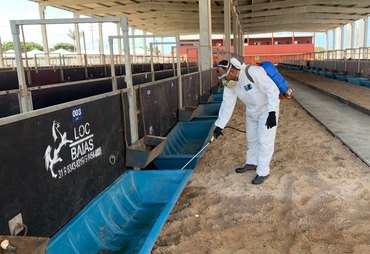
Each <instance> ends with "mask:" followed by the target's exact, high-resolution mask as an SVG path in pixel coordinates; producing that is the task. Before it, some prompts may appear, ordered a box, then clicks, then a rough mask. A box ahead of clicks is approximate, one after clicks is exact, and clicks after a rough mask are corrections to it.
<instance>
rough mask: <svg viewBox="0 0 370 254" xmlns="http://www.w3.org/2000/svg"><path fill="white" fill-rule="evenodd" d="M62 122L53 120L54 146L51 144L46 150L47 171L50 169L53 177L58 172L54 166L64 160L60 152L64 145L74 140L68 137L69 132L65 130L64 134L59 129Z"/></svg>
mask: <svg viewBox="0 0 370 254" xmlns="http://www.w3.org/2000/svg"><path fill="white" fill-rule="evenodd" d="M59 128H60V123H58V122H57V121H54V122H53V126H52V128H51V132H52V135H53V139H54V147H53V145H51V146H50V145H49V146H48V147H47V148H46V151H45V155H44V158H45V167H46V171H49V170H50V173H51V176H52V177H53V178H56V177H57V174H55V173H54V166H55V164H57V163H58V162H62V161H63V159H62V158H60V157H59V152H60V150H61V149H62V147H63V146H66V145H67V144H70V143H72V142H73V141H72V140H68V139H67V133H66V132H64V133H63V134H62V133H61V132H60V131H59Z"/></svg>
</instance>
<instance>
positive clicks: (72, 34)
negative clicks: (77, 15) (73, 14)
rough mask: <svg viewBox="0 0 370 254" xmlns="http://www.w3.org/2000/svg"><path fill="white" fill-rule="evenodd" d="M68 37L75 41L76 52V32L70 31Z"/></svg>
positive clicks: (74, 49)
mask: <svg viewBox="0 0 370 254" xmlns="http://www.w3.org/2000/svg"><path fill="white" fill-rule="evenodd" d="M67 36H68V37H69V38H71V39H72V40H73V45H74V46H73V47H74V48H73V51H76V47H77V46H76V32H75V31H74V30H71V29H68V34H67Z"/></svg>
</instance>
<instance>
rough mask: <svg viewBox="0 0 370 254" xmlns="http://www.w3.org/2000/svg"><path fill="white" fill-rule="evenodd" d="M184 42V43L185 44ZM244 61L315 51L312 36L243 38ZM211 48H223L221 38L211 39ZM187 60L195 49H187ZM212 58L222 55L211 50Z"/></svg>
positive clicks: (216, 60) (193, 53)
mask: <svg viewBox="0 0 370 254" xmlns="http://www.w3.org/2000/svg"><path fill="white" fill-rule="evenodd" d="M181 42H194V43H199V41H198V40H181ZM185 45H186V44H184V46H185ZM244 45H245V46H244V62H245V63H251V64H256V63H257V62H262V61H271V62H273V63H278V62H279V58H280V56H281V55H291V54H292V55H294V54H303V53H313V52H315V45H314V41H313V36H294V37H293V36H285V37H270V38H266V37H265V38H245V39H244ZM212 48H213V49H220V50H224V40H223V39H213V40H212ZM233 51H234V45H233V40H231V52H233ZM180 54H181V56H182V57H184V58H186V49H184V48H182V49H180ZM188 54H189V61H194V60H196V57H197V50H195V49H188ZM213 59H214V61H215V62H218V61H220V60H222V59H223V56H220V55H217V53H216V52H215V51H214V52H213Z"/></svg>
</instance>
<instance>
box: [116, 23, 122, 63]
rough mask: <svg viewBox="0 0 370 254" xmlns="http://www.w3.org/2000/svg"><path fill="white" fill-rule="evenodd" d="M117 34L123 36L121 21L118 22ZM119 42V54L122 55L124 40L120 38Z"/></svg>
mask: <svg viewBox="0 0 370 254" xmlns="http://www.w3.org/2000/svg"><path fill="white" fill-rule="evenodd" d="M117 36H121V24H120V23H117ZM117 42H118V55H120V56H121V55H122V40H121V39H118V40H117ZM120 59H121V57H120Z"/></svg>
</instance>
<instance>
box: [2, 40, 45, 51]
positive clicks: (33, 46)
mask: <svg viewBox="0 0 370 254" xmlns="http://www.w3.org/2000/svg"><path fill="white" fill-rule="evenodd" d="M10 49H13V50H14V44H13V42H12V41H6V42H4V43H3V51H7V50H10ZM21 49H22V52H24V51H25V50H24V43H22V42H21ZM33 49H38V50H41V51H43V47H42V46H41V45H40V44H38V43H36V42H32V41H31V42H26V51H30V50H33Z"/></svg>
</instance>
